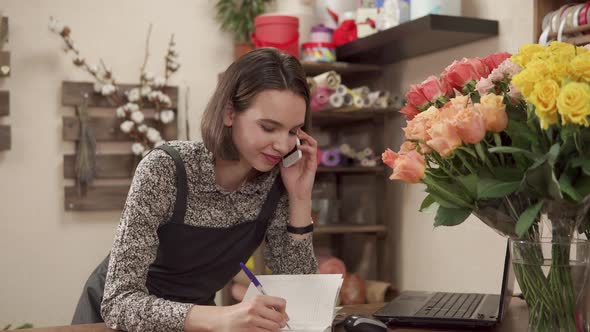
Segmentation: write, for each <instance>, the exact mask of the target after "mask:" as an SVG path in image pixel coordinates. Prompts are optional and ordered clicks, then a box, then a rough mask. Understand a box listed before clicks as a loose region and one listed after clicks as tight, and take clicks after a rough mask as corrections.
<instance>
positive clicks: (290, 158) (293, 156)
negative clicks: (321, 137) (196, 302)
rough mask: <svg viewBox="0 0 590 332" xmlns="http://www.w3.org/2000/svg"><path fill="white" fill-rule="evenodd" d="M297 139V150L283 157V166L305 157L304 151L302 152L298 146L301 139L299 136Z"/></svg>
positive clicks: (290, 164) (291, 164) (288, 165)
mask: <svg viewBox="0 0 590 332" xmlns="http://www.w3.org/2000/svg"><path fill="white" fill-rule="evenodd" d="M296 139H297V143H296V146H295V150H294V151H293V152H291V153H290V154H288V155H287V156H286V157H284V158H283V167H290V166H293V165H294V164H295V163H296V162H298V161H299V160H300V159H301V158H302V157H303V153H301V150H299V149H298V148H297V147H299V146H301V141H300V140H299V137H296Z"/></svg>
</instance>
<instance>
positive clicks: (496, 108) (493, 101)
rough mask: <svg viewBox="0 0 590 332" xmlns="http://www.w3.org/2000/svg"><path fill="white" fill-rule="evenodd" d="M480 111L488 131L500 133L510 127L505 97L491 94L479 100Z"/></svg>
mask: <svg viewBox="0 0 590 332" xmlns="http://www.w3.org/2000/svg"><path fill="white" fill-rule="evenodd" d="M479 102H480V104H479V105H478V106H479V109H480V110H481V113H482V114H483V118H484V121H485V124H486V130H488V131H491V132H494V133H499V132H501V131H502V130H504V129H505V128H506V126H507V125H508V114H506V105H505V104H504V102H503V97H502V96H498V95H495V94H493V93H490V94H488V95H485V96H482V97H481V99H480V100H479Z"/></svg>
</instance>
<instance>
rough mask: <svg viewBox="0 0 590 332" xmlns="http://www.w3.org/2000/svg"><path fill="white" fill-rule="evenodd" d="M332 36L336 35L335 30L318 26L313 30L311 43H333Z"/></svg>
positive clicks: (321, 25)
mask: <svg viewBox="0 0 590 332" xmlns="http://www.w3.org/2000/svg"><path fill="white" fill-rule="evenodd" d="M332 34H334V29H332V28H328V27H327V26H325V25H323V24H318V25H316V26H314V27H312V28H311V34H310V38H309V41H310V42H312V43H331V42H332Z"/></svg>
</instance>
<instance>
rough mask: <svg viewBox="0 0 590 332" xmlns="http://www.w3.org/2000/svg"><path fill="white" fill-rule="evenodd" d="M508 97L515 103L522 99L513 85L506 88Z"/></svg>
mask: <svg viewBox="0 0 590 332" xmlns="http://www.w3.org/2000/svg"><path fill="white" fill-rule="evenodd" d="M507 94H508V96H509V97H510V98H511V99H512V101H513V102H514V101H516V100H518V99H520V98H522V94H521V93H520V91H518V88H517V87H516V86H514V84H512V83H510V85H509V86H508V93H507Z"/></svg>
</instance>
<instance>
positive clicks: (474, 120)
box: [454, 107, 486, 144]
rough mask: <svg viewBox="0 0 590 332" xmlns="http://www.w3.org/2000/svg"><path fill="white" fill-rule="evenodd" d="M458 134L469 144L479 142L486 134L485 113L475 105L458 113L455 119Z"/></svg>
mask: <svg viewBox="0 0 590 332" xmlns="http://www.w3.org/2000/svg"><path fill="white" fill-rule="evenodd" d="M454 124H455V128H456V129H457V134H459V137H460V138H461V140H462V141H463V142H465V143H468V144H477V143H479V142H481V140H482V139H483V138H484V137H485V135H486V124H485V121H484V119H483V115H482V114H481V112H479V111H478V110H476V109H474V108H473V107H470V108H466V109H464V110H463V111H461V112H459V113H458V114H457V117H456V118H455V121H454Z"/></svg>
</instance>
